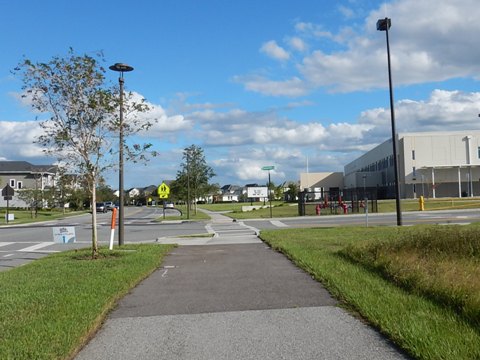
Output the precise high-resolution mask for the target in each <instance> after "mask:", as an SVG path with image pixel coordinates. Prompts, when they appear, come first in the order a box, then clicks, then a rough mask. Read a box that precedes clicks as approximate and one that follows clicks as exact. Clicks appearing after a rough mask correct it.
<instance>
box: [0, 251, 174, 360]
mask: <svg viewBox="0 0 480 360" xmlns="http://www.w3.org/2000/svg"><path fill="white" fill-rule="evenodd" d="M170 249H171V246H170V245H125V246H122V248H121V249H119V248H116V249H114V250H113V251H109V250H108V249H105V248H101V249H100V257H99V258H98V259H96V260H92V259H91V250H90V249H86V250H77V251H68V252H62V253H57V254H54V255H51V256H48V257H45V258H42V259H39V260H36V261H34V262H32V263H29V264H27V265H25V266H22V267H19V268H15V269H12V270H9V271H5V272H0V359H15V360H17V359H67V358H70V357H71V356H72V355H73V354H75V353H76V351H78V350H79V349H80V348H81V346H82V345H83V344H84V343H85V342H86V341H87V340H88V339H89V338H90V337H91V336H92V334H94V333H95V331H96V330H97V329H98V328H99V326H100V325H101V323H102V321H103V320H104V319H105V317H106V315H107V314H108V312H109V311H110V310H111V309H112V308H113V307H114V306H115V303H116V301H117V300H118V299H120V298H121V297H123V296H124V295H125V294H127V293H128V291H129V290H130V289H132V288H133V287H134V286H135V285H136V284H138V283H139V282H140V281H141V280H143V279H144V278H145V277H146V276H148V275H149V274H150V273H151V272H152V271H154V270H155V269H156V268H158V267H159V265H160V263H161V261H162V258H163V257H164V255H165V254H166V253H167V252H168V251H169V250H170Z"/></svg>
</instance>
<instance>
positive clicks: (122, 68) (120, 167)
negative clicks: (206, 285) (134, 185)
mask: <svg viewBox="0 0 480 360" xmlns="http://www.w3.org/2000/svg"><path fill="white" fill-rule="evenodd" d="M109 69H110V70H113V71H118V72H119V73H120V76H119V78H118V83H119V85H120V121H119V132H120V135H119V146H118V202H119V204H118V245H119V246H122V245H123V244H124V222H123V218H124V204H123V202H124V195H125V194H124V192H123V83H124V81H123V73H124V72H129V71H132V70H133V67H131V66H130V65H127V64H121V63H116V64H114V65H112V66H110V67H109Z"/></svg>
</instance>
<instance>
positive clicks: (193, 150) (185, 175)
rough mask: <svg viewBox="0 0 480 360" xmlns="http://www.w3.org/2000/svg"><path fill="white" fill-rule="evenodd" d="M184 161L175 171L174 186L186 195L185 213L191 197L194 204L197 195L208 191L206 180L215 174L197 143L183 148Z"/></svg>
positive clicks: (189, 207)
mask: <svg viewBox="0 0 480 360" xmlns="http://www.w3.org/2000/svg"><path fill="white" fill-rule="evenodd" d="M183 160H184V162H183V163H181V164H180V167H181V169H180V170H179V171H178V172H177V178H176V180H175V184H174V188H175V189H177V188H179V189H182V193H183V194H184V196H185V195H186V202H187V215H189V213H190V209H191V203H192V199H193V200H194V204H195V211H196V201H195V200H196V199H197V198H198V197H204V196H205V195H206V193H207V192H208V189H209V187H208V181H209V180H210V179H211V178H212V177H214V176H215V172H214V171H213V169H212V168H211V167H210V166H209V165H207V161H206V160H205V155H204V154H203V149H202V148H201V147H199V146H197V145H190V146H189V147H187V148H185V149H184V150H183Z"/></svg>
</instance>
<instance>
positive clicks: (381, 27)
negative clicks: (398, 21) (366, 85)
mask: <svg viewBox="0 0 480 360" xmlns="http://www.w3.org/2000/svg"><path fill="white" fill-rule="evenodd" d="M390 26H392V22H391V20H390V19H389V18H385V19H380V20H378V21H377V30H378V31H385V34H386V37H387V61H388V84H389V88H390V117H391V122H392V146H393V166H394V171H395V205H396V210H397V225H398V226H401V225H402V210H401V208H400V183H399V176H398V159H397V132H396V130H395V109H394V107H393V86H392V70H391V64H390V43H389V39H388V30H389V29H390Z"/></svg>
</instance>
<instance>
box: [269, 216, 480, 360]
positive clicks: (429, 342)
mask: <svg viewBox="0 0 480 360" xmlns="http://www.w3.org/2000/svg"><path fill="white" fill-rule="evenodd" d="M261 237H262V238H263V239H264V240H265V241H267V242H268V243H269V244H270V245H271V246H272V247H273V248H275V249H278V250H280V251H282V252H283V253H285V254H286V255H287V256H289V257H290V258H291V259H292V260H293V261H294V262H295V263H296V264H297V265H299V266H300V267H302V268H304V269H305V270H306V271H308V272H309V273H311V274H312V275H313V276H314V277H315V278H316V279H317V280H319V281H321V282H322V283H323V284H324V285H325V286H326V287H327V288H328V289H329V290H330V292H331V293H332V294H333V295H334V296H335V297H337V298H338V299H340V300H341V301H342V302H343V303H344V305H345V306H346V307H348V308H350V309H352V310H354V311H355V312H357V313H358V314H360V315H361V316H362V317H363V318H365V319H367V320H368V322H370V323H371V324H372V325H374V326H375V327H376V328H378V329H379V330H380V331H381V332H382V333H384V334H385V335H386V336H387V337H389V338H390V339H392V340H393V341H394V342H395V343H396V344H397V345H398V346H400V347H401V348H403V349H404V350H405V351H406V352H408V353H409V354H410V355H412V356H413V357H415V358H418V359H432V360H433V359H455V360H458V359H480V346H479V344H480V327H479V314H480V303H479V299H480V290H479V287H478V284H479V283H480V278H479V267H480V254H479V251H478V249H479V239H480V227H478V226H475V225H472V226H467V227H459V226H455V227H442V226H423V227H409V228H394V227H388V228H386V227H370V228H360V227H345V228H335V229H333V228H330V229H328V228H317V229H287V230H275V231H262V233H261ZM440 249H443V250H441V251H440ZM441 275H444V276H441ZM440 278H441V280H440Z"/></svg>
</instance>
